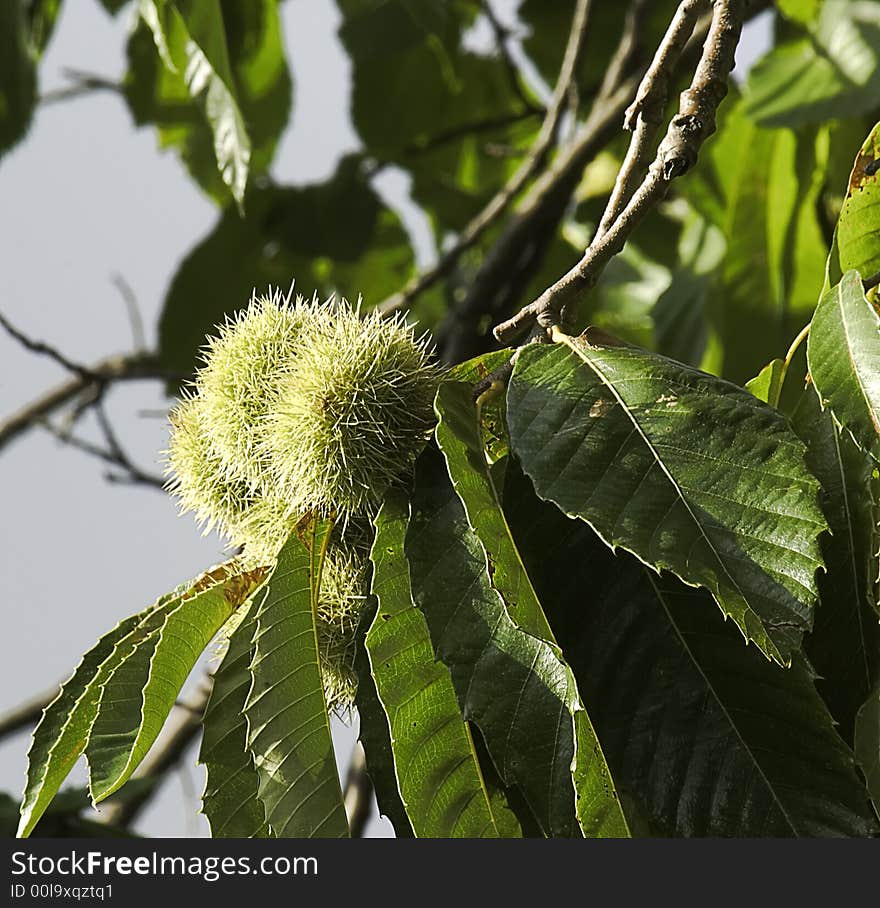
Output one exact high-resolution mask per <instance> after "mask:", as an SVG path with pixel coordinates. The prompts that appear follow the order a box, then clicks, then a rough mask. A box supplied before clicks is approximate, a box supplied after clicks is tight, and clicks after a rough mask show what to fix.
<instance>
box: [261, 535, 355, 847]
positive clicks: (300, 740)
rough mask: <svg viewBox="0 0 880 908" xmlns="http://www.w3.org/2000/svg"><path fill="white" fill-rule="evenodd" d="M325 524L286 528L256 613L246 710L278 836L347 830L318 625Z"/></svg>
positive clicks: (333, 834)
mask: <svg viewBox="0 0 880 908" xmlns="http://www.w3.org/2000/svg"><path fill="white" fill-rule="evenodd" d="M330 527H331V525H330V524H329V523H328V522H327V521H324V522H323V523H321V524H320V525H318V524H317V523H315V522H312V523H310V524H308V525H303V526H301V527H298V528H297V530H296V531H295V532H294V533H293V534H292V535H291V537H290V539H289V540H288V541H287V542H286V543H285V545H284V547H283V548H282V550H281V552H280V554H279V555H278V563H277V566H276V568H275V570H274V571H273V572H272V574H271V576H270V577H269V579H268V581H267V584H268V593H267V594H266V596H265V598H263V599H262V600H261V602H260V605H259V608H258V609H257V612H256V616H255V619H256V625H257V627H256V631H255V633H254V644H253V646H254V649H253V661H252V662H251V666H250V671H251V677H252V682H251V689H250V692H249V694H248V698H247V701H246V703H245V707H244V711H245V715H246V717H247V724H248V749H249V750H250V752H251V754H252V755H253V760H254V764H255V766H256V768H257V775H258V777H259V797H260V800H261V801H262V802H263V806H264V807H265V810H266V820H267V822H268V824H269V826H270V827H271V829H272V831H273V832H274V833H275V835H276V836H277V837H278V838H299V837H306V838H311V837H312V836H328V837H334V838H336V837H346V836H348V821H347V819H346V816H345V808H344V806H343V803H342V791H341V789H340V785H339V774H338V772H337V770H336V758H335V756H334V753H333V741H332V739H331V737H330V720H329V718H328V715H327V704H326V703H325V701H324V688H323V684H322V681H321V670H320V668H319V665H318V642H317V636H316V630H315V607H316V603H317V597H318V586H319V582H320V576H321V565H322V563H323V559H324V551H325V548H326V545H327V540H328V538H329V534H330Z"/></svg>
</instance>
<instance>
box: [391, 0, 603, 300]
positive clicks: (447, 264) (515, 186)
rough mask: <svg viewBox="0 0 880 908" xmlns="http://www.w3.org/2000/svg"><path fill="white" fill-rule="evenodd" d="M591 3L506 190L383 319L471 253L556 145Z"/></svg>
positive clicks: (581, 4) (584, 2) (581, 13)
mask: <svg viewBox="0 0 880 908" xmlns="http://www.w3.org/2000/svg"><path fill="white" fill-rule="evenodd" d="M591 6H592V0H578V3H577V7H576V8H575V13H574V18H573V19H572V27H571V32H570V34H569V40H568V44H567V46H566V49H565V55H564V57H563V61H562V67H561V69H560V71H559V78H558V80H557V82H556V88H555V89H554V91H553V98H552V100H551V102H550V105H549V107H548V108H547V113H546V114H545V116H544V121H543V122H542V124H541V129H540V131H539V132H538V136H537V138H536V139H535V142H534V144H533V145H532V147H531V148H530V149H529V153H528V155H527V157H526V158H525V160H524V161H523V162H522V164H520V166H519V167H518V168H517V170H516V172H515V173H514V174H513V176H512V177H511V178H510V179H509V180H508V182H507V183H506V184H505V186H504V187H503V188H502V189H501V190H500V191H499V192H498V193H497V194H496V195H495V196H494V198H492V200H491V201H490V202H489V203H488V204H487V205H486V207H485V208H483V210H482V211H481V212H480V213H479V214H478V215H477V216H476V217H475V218H474V219H473V220H472V221H471V222H470V223H469V224H468V225H467V227H465V228H464V230H463V231H462V232H461V234H459V236H458V238H457V240H456V242H455V244H454V245H453V246H452V247H451V248H449V249H448V250H447V251H446V252H444V253H443V255H442V256H441V257H440V258H439V260H438V261H437V262H436V263H435V264H434V265H433V266H432V267H431V268H429V269H427V270H426V271H423V272H422V273H421V274H419V275H417V276H416V277H415V278H413V279H412V280H411V281H410V282H409V283H408V284H407V285H406V286H405V287H404V288H403V289H402V290H401V291H399V292H398V293H395V294H394V295H393V296H390V297H388V299H386V300H385V301H384V302H382V303H380V304H379V306H378V307H377V308H378V310H379V312H381V313H382V314H383V315H391V314H393V313H394V312H399V311H400V310H401V309H404V308H406V307H407V306H409V305H410V304H411V303H412V301H413V300H414V299H415V298H416V297H417V296H418V295H419V294H420V293H422V292H424V291H425V290H427V289H428V287H430V286H432V285H433V284H435V283H436V282H437V281H438V280H439V279H440V278H442V277H444V276H445V275H447V274H448V273H449V272H450V271H451V270H452V268H453V267H454V266H455V263H456V262H457V261H458V259H459V258H460V257H461V255H462V253H464V252H465V251H466V250H468V249H470V248H471V247H472V246H473V245H474V244H475V243H476V242H477V240H479V239H480V237H481V236H482V235H483V234H484V233H485V232H486V230H487V229H488V228H489V227H490V226H491V225H492V224H494V223H495V221H496V220H497V219H498V218H499V217H500V215H501V214H503V212H504V211H505V210H506V209H507V207H508V206H509V205H510V203H511V202H512V201H513V199H514V198H515V197H516V196H517V195H518V194H519V193H520V191H521V190H522V189H523V187H524V186H525V185H526V183H528V181H529V180H530V179H531V178H532V177H533V176H534V175H535V174H536V173H537V172H538V170H539V169H540V168H541V166H542V165H543V163H544V160H545V158H546V156H547V153H548V152H549V151H550V149H551V148H552V147H553V144H554V143H555V141H556V135H557V131H558V129H559V123H560V120H561V119H562V114H563V113H564V111H565V102H566V99H567V97H568V92H569V86H570V84H571V82H572V81H573V80H574V79H575V78H576V76H577V68H578V62H579V60H580V56H581V52H582V50H583V47H584V43H585V42H584V39H585V36H586V31H587V23H588V21H589V13H590V8H591Z"/></svg>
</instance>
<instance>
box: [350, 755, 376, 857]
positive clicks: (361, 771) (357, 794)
mask: <svg viewBox="0 0 880 908" xmlns="http://www.w3.org/2000/svg"><path fill="white" fill-rule="evenodd" d="M343 801H344V803H345V815H346V816H347V817H348V828H349V831H350V833H351V837H352V838H353V839H361V838H363V835H364V829H365V828H366V825H367V821H368V820H369V819H370V812H371V810H372V806H373V782H372V780H371V779H370V776H369V774H368V773H367V759H366V755H365V754H364V748H363V746H362V745H361V742H360V741H355V744H354V748H353V750H352V752H351V761H350V763H349V764H348V775H347V776H346V778H345V791H344V794H343Z"/></svg>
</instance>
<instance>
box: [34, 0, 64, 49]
mask: <svg viewBox="0 0 880 908" xmlns="http://www.w3.org/2000/svg"><path fill="white" fill-rule="evenodd" d="M60 9H61V0H32V2H31V3H29V4H27V17H28V33H29V35H28V43H29V44H30V47H31V50H32V51H33V53H34V54H35V55H36V56H37V57H39V56H41V55H42V53H43V51H44V50H45V49H46V46H47V45H48V44H49V41H50V40H51V38H52V32H53V31H54V30H55V22H56V20H57V19H58V13H59V11H60Z"/></svg>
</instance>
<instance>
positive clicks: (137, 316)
mask: <svg viewBox="0 0 880 908" xmlns="http://www.w3.org/2000/svg"><path fill="white" fill-rule="evenodd" d="M110 280H112V281H113V286H114V287H116V289H117V290H118V291H119V295H120V296H121V297H122V301H123V302H124V303H125V309H126V311H127V312H128V323H129V325H130V326H131V336H132V340H133V341H134V349H135V350H145V349H146V348H147V341H146V334H145V333H144V319H143V316H142V315H141V309H140V306H139V305H138V300H137V295H136V294H135V292H134V290H133V289H132V286H131V284H129V283H128V281H127V280H126V279H125V278H124V277H123V276H122V275H121V274H113V275H111V277H110Z"/></svg>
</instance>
